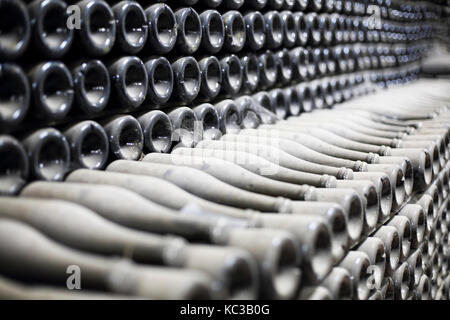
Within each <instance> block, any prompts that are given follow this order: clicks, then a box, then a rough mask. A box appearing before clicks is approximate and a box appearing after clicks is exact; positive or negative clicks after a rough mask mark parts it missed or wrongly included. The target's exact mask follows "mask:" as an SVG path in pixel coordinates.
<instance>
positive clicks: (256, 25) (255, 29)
mask: <svg viewBox="0 0 450 320" xmlns="http://www.w3.org/2000/svg"><path fill="white" fill-rule="evenodd" d="M247 17H249V18H247ZM247 17H246V20H247V21H246V24H247V28H246V29H247V38H248V40H249V42H251V45H252V46H253V48H252V49H253V50H259V49H261V48H262V47H263V46H264V43H265V42H266V26H265V22H264V17H263V16H262V15H261V14H260V13H258V14H252V15H250V16H247Z"/></svg>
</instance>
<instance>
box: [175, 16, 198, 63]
mask: <svg viewBox="0 0 450 320" xmlns="http://www.w3.org/2000/svg"><path fill="white" fill-rule="evenodd" d="M175 18H176V21H177V33H178V35H177V48H178V49H179V50H180V51H181V52H182V53H185V54H192V53H194V52H195V51H197V50H198V48H199V47H200V44H201V41H202V25H201V21H200V16H199V15H198V13H197V11H195V10H194V9H193V8H192V7H188V8H181V9H178V10H177V11H175Z"/></svg>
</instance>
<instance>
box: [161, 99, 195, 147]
mask: <svg viewBox="0 0 450 320" xmlns="http://www.w3.org/2000/svg"><path fill="white" fill-rule="evenodd" d="M168 116H169V119H170V122H171V123H172V130H173V131H172V143H173V145H174V148H178V147H188V148H192V147H194V146H195V144H196V143H197V141H198V140H199V138H200V137H199V136H200V135H201V132H199V129H200V128H198V127H197V126H198V123H197V118H196V116H195V113H194V111H193V110H192V109H191V108H188V107H179V108H176V109H174V110H172V111H171V112H169V113H168Z"/></svg>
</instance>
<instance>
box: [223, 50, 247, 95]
mask: <svg viewBox="0 0 450 320" xmlns="http://www.w3.org/2000/svg"><path fill="white" fill-rule="evenodd" d="M220 64H221V67H222V81H223V83H222V87H223V89H225V90H227V91H228V93H230V94H232V95H234V94H236V93H238V92H239V90H240V89H241V86H242V69H241V62H240V60H239V58H238V57H237V56H235V55H231V56H229V57H227V58H225V59H223V60H222V61H221V62H220Z"/></svg>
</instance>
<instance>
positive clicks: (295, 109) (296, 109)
mask: <svg viewBox="0 0 450 320" xmlns="http://www.w3.org/2000/svg"><path fill="white" fill-rule="evenodd" d="M283 94H284V96H285V97H286V100H287V103H288V106H289V107H288V114H289V115H290V116H299V115H300V113H301V112H302V111H303V110H302V109H303V107H302V101H301V98H300V95H299V93H298V91H297V90H295V88H292V87H288V88H286V89H284V91H283Z"/></svg>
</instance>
